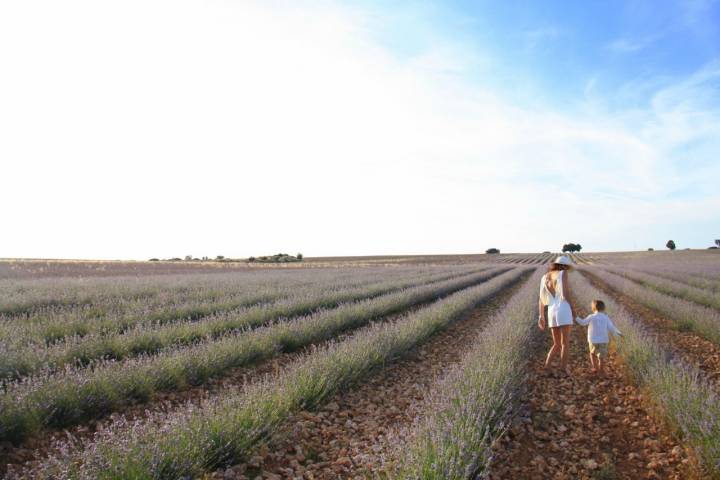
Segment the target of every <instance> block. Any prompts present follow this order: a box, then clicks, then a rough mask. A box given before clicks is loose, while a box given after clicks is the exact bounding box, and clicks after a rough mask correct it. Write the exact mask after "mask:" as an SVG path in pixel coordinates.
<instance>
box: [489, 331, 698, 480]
mask: <svg viewBox="0 0 720 480" xmlns="http://www.w3.org/2000/svg"><path fill="white" fill-rule="evenodd" d="M546 342H547V348H549V346H550V338H549V334H548V337H547V340H546ZM586 342H587V340H586V330H585V328H583V327H578V326H575V327H573V333H572V344H571V352H572V353H571V357H570V365H571V369H572V373H573V375H572V376H570V377H568V376H566V375H562V374H556V373H555V372H554V371H553V372H545V371H544V370H543V368H542V363H543V359H542V358H536V359H533V360H532V361H531V363H530V365H529V368H530V370H531V373H530V380H529V382H528V385H527V390H526V391H525V392H524V393H523V396H522V398H521V402H522V405H521V407H520V414H519V415H518V417H517V418H516V419H515V421H514V423H513V425H512V427H511V428H510V429H509V430H508V432H507V433H506V434H505V435H504V436H503V437H502V438H501V439H500V440H499V441H498V442H497V443H496V445H494V451H495V454H496V457H495V459H494V461H493V463H492V466H491V475H490V478H491V479H493V480H500V479H503V480H506V479H517V480H521V479H532V480H535V479H538V480H539V479H558V480H561V479H568V480H570V479H573V480H574V479H597V480H600V479H633V480H634V479H663V480H664V479H676V480H680V479H682V480H687V479H692V478H697V475H696V474H694V473H693V472H692V467H691V466H690V465H691V461H690V460H689V457H688V455H687V453H686V452H685V450H684V449H683V447H682V446H680V445H678V443H677V442H675V441H674V440H673V438H672V437H671V436H670V434H669V433H668V432H667V431H666V429H665V428H664V426H663V424H662V422H660V421H658V420H657V419H656V418H655V417H653V416H652V415H651V414H650V412H649V410H648V408H647V405H646V401H644V399H643V396H642V394H641V393H640V392H639V391H638V389H636V388H635V387H634V386H632V385H630V384H629V383H628V381H627V379H626V378H625V376H624V375H623V373H622V369H621V366H620V365H619V362H618V359H617V358H616V354H615V353H612V354H611V359H610V361H609V362H608V363H607V365H606V377H605V378H603V379H599V378H598V377H596V376H593V375H592V373H591V371H590V361H589V359H588V357H587V343H586Z"/></svg>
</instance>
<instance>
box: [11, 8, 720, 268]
mask: <svg viewBox="0 0 720 480" xmlns="http://www.w3.org/2000/svg"><path fill="white" fill-rule="evenodd" d="M279 7H282V8H279ZM373 18H376V15H375V14H367V13H365V12H361V11H357V10H347V9H343V8H339V7H335V6H332V5H329V4H323V5H322V6H317V5H316V6H314V7H311V6H309V5H302V6H291V5H290V4H287V3H281V2H272V3H270V4H268V3H262V2H257V3H251V2H241V3H231V2H219V1H214V2H205V3H199V2H191V1H184V2H176V1H173V2H171V1H160V0H156V1H142V2H140V1H129V2H123V3H121V4H107V3H106V2H92V1H77V0H75V1H72V2H63V3H58V2H50V1H38V0H35V1H30V0H29V1H26V2H6V3H4V4H2V6H0V45H2V46H0V49H1V50H0V63H2V64H3V65H4V66H5V69H6V71H7V72H10V75H4V76H3V77H1V78H0V157H1V158H2V159H3V160H2V162H3V163H2V171H3V174H4V175H3V177H4V179H6V182H5V186H4V187H3V189H2V190H0V201H2V203H3V205H5V206H11V207H10V208H6V209H5V226H6V231H10V232H12V234H11V235H4V236H3V238H2V240H0V256H46V257H110V258H112V257H135V258H145V257H150V256H175V255H184V254H189V253H191V254H194V255H217V254H224V255H227V256H241V255H251V254H265V253H272V252H275V251H287V250H290V251H295V250H300V251H303V252H304V253H306V254H308V255H324V254H371V253H415V252H443V253H451V252H468V251H481V250H484V249H485V248H487V247H488V246H499V247H501V248H502V249H503V250H504V251H507V250H544V249H551V248H555V247H557V245H559V244H561V243H564V242H565V241H568V240H570V239H568V236H569V235H576V236H575V237H574V238H575V239H576V240H577V241H580V240H582V241H583V244H584V245H587V246H591V247H592V246H593V243H594V246H595V248H604V247H605V246H609V245H613V246H614V245H616V244H618V243H621V242H620V241H619V240H617V239H618V238H622V237H623V235H624V230H625V229H627V228H628V227H629V226H637V225H642V224H643V223H644V222H651V221H657V217H656V216H655V215H654V214H653V212H654V211H655V210H653V209H654V208H657V207H658V202H659V201H662V196H663V192H664V190H665V189H666V187H667V182H668V180H667V175H666V172H663V171H662V170H658V165H664V164H665V163H663V162H666V155H667V151H669V150H671V149H672V148H674V147H675V145H676V144H677V142H680V141H685V140H686V138H685V137H683V136H680V137H678V139H677V140H674V139H669V140H667V141H666V142H664V143H663V142H660V144H659V145H658V144H657V143H655V142H656V140H658V138H659V137H662V136H663V133H662V132H667V131H668V130H669V129H671V128H674V127H675V126H676V125H677V122H675V121H670V120H668V117H667V113H666V112H669V111H671V110H672V107H668V106H667V105H675V103H672V102H670V103H668V102H669V101H668V100H663V95H666V96H668V95H669V94H668V93H665V94H663V93H662V92H661V93H659V94H658V97H657V98H658V99H659V100H658V101H657V102H656V105H655V111H653V112H650V113H648V112H643V114H638V115H634V116H632V115H629V116H627V117H623V118H616V117H615V116H608V115H605V114H602V115H600V114H597V113H595V114H587V115H569V114H562V113H559V112H558V113H553V112H547V111H535V110H530V109H527V108H522V107H521V106H518V105H514V104H513V103H512V102H509V101H508V100H507V99H504V98H501V97H500V96H498V95H496V94H495V93H494V92H492V91H487V90H484V89H481V88H479V87H478V86H477V84H475V83H474V82H472V81H470V80H467V79H466V78H464V76H463V72H464V68H463V58H464V56H463V55H464V54H465V53H466V52H467V51H466V50H465V49H463V48H462V47H461V46H455V45H453V44H452V43H451V42H448V43H447V44H443V43H438V44H437V45H436V46H435V48H434V49H433V50H431V51H427V52H425V53H423V54H421V55H419V56H416V57H414V58H411V59H409V60H408V59H398V58H397V57H395V56H394V55H393V54H392V52H389V51H387V50H386V49H384V48H382V47H381V46H380V45H378V44H377V43H376V42H375V41H374V40H373V38H374V36H373V34H372V28H374V26H373V24H372V22H373ZM448 52H450V53H448ZM474 60H475V59H474ZM677 95H678V96H680V97H682V95H681V94H677ZM714 118H715V119H716V118H717V117H714ZM648 125H650V127H647V131H645V133H643V130H642V128H643V127H644V126H648ZM685 126H688V127H689V125H685ZM629 198H633V199H640V200H639V201H636V202H628V199H629ZM713 201H714V200H713ZM672 205H673V209H672V215H676V216H678V217H682V216H683V215H685V214H686V213H687V212H689V211H693V209H695V208H696V206H697V205H696V203H693V202H686V203H683V202H681V201H677V200H673V204H672ZM595 218H600V219H602V220H603V223H602V225H603V229H602V231H601V232H600V231H598V228H597V222H596V221H594V220H593V219H595ZM703 218H704V217H703ZM666 221H668V219H666ZM609 238H612V239H615V240H613V241H614V242H615V243H612V241H610V240H608V239H609Z"/></svg>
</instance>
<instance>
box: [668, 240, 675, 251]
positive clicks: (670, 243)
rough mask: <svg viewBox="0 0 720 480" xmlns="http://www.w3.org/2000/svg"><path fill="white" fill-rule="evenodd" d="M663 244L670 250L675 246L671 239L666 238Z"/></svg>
mask: <svg viewBox="0 0 720 480" xmlns="http://www.w3.org/2000/svg"><path fill="white" fill-rule="evenodd" d="M665 246H666V247H667V248H668V249H670V250H675V249H676V248H677V247H676V246H675V242H674V241H672V240H668V241H667V243H666V244H665Z"/></svg>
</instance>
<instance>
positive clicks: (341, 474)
mask: <svg viewBox="0 0 720 480" xmlns="http://www.w3.org/2000/svg"><path fill="white" fill-rule="evenodd" d="M522 283H523V282H519V283H517V284H515V285H514V286H512V287H510V288H507V289H505V290H504V291H503V292H501V293H500V294H498V295H496V296H495V297H493V298H492V299H491V300H489V301H488V302H487V303H485V304H484V305H482V306H481V307H479V308H477V309H475V310H474V311H473V312H472V313H471V314H470V315H468V316H467V317H466V318H465V319H463V320H462V321H459V322H456V323H455V324H453V325H451V326H450V327H449V328H447V329H446V330H444V331H442V332H440V333H438V334H436V335H435V336H434V337H433V338H432V339H431V340H430V341H429V342H428V343H426V344H424V345H422V346H421V347H419V348H417V349H415V350H414V351H413V352H411V353H410V354H408V355H407V356H405V357H403V359H402V360H401V361H398V362H396V363H393V364H391V365H388V366H387V367H385V368H384V369H382V370H381V371H379V372H378V373H377V374H375V375H373V376H371V377H370V378H369V379H368V380H367V381H366V382H364V383H363V384H361V385H359V386H358V387H356V388H354V389H352V390H348V391H344V392H340V393H339V394H337V395H335V397H334V398H333V399H331V401H330V402H329V403H328V404H327V405H325V406H324V407H323V408H322V409H321V410H319V411H314V412H311V411H303V412H300V413H299V414H298V415H295V416H294V417H292V418H291V419H290V420H289V421H288V422H287V424H286V426H285V427H284V428H283V429H282V430H281V431H280V432H279V433H278V435H277V436H276V440H274V441H271V442H270V444H269V445H267V446H264V447H263V448H261V449H260V451H259V452H258V454H257V455H256V456H255V457H253V458H252V459H251V461H250V462H249V463H248V464H242V465H237V466H234V467H232V468H229V469H227V470H225V471H219V472H215V474H214V477H215V478H225V479H248V478H249V479H254V478H275V479H282V478H306V479H328V480H329V479H350V478H353V479H354V478H359V479H365V478H369V477H370V478H371V477H372V474H373V473H377V471H378V470H379V469H381V467H382V465H383V459H384V454H385V453H387V452H389V451H390V447H391V443H392V440H391V439H393V438H396V437H397V436H398V435H399V434H400V432H401V430H402V429H403V427H406V426H408V425H410V424H411V423H412V421H413V420H414V419H415V417H416V416H417V415H419V414H420V413H421V412H422V411H423V406H424V399H425V396H426V394H427V392H428V391H429V389H431V388H432V385H433V383H434V382H435V381H436V379H438V378H439V377H441V376H442V375H443V374H444V373H445V372H446V369H447V367H448V366H449V365H452V364H454V363H457V362H459V361H460V359H461V358H462V356H463V354H464V352H465V351H467V349H468V348H469V347H470V346H471V344H472V341H473V339H474V337H475V335H476V334H477V332H478V330H480V329H481V328H482V327H483V325H484V324H485V322H486V320H487V319H488V318H489V317H490V316H491V315H492V314H493V313H495V312H496V311H497V310H498V309H500V308H502V306H503V305H504V304H505V303H506V302H507V300H508V299H509V298H510V296H511V295H512V294H513V293H515V292H516V291H517V289H518V288H519V287H520V285H522ZM258 476H259V477H258Z"/></svg>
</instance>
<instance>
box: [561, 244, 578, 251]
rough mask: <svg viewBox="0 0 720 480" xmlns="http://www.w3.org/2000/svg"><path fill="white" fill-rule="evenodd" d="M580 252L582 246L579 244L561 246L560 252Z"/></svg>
mask: <svg viewBox="0 0 720 480" xmlns="http://www.w3.org/2000/svg"><path fill="white" fill-rule="evenodd" d="M580 250H582V245H580V244H579V243H566V244H565V245H563V248H562V251H563V253H565V252H579V251H580Z"/></svg>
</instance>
